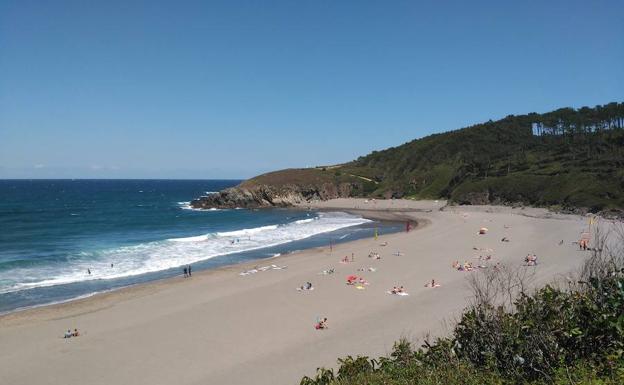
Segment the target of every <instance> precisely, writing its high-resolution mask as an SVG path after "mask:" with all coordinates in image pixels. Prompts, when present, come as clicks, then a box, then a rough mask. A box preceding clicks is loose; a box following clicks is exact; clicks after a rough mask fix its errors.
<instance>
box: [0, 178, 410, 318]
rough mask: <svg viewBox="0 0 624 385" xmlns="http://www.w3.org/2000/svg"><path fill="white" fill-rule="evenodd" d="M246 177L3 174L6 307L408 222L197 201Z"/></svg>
mask: <svg viewBox="0 0 624 385" xmlns="http://www.w3.org/2000/svg"><path fill="white" fill-rule="evenodd" d="M239 182H240V181H239V180H84V179H81V180H0V313H7V312H12V311H15V310H18V309H24V308H30V307H36V306H41V305H46V304H52V303H60V302H65V301H69V300H72V299H77V298H84V297H88V296H91V295H93V294H95V293H101V292H106V291H111V290H115V289H119V288H122V287H126V286H131V285H136V284H139V283H143V282H148V281H154V280H159V279H164V278H168V277H173V276H179V275H181V274H182V268H183V267H184V266H186V265H189V264H191V265H192V267H193V271H194V272H197V271H200V270H205V269H214V268H217V267H220V266H224V265H233V264H239V263H243V262H248V261H251V260H259V262H258V263H262V261H261V260H262V259H267V258H271V257H274V256H277V255H283V254H287V253H292V252H293V251H296V250H302V249H307V248H311V247H318V246H328V245H329V244H331V243H340V242H346V241H351V240H354V239H359V238H364V237H370V236H372V235H373V233H374V231H375V229H377V230H376V231H378V232H379V233H380V234H383V233H390V232H397V231H401V229H402V225H401V224H398V223H385V222H383V223H380V222H375V221H371V220H368V219H364V218H362V217H359V216H356V215H352V214H348V213H344V212H318V211H305V210H293V209H278V208H276V209H260V210H247V209H227V210H225V209H207V210H197V209H192V208H191V207H190V205H189V203H190V201H191V200H192V199H194V198H197V197H199V196H202V195H207V194H211V193H214V192H217V191H220V190H222V189H224V188H227V187H231V186H234V185H236V184H238V183H239ZM264 263H267V264H269V263H270V261H265V262H264ZM284 263H285V264H287V260H286V262H284ZM241 279H243V278H241Z"/></svg>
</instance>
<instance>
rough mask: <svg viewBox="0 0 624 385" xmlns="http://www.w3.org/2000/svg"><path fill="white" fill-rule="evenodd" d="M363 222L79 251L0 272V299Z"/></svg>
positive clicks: (329, 217)
mask: <svg viewBox="0 0 624 385" xmlns="http://www.w3.org/2000/svg"><path fill="white" fill-rule="evenodd" d="M366 222H369V221H368V220H367V219H363V218H360V217H356V216H352V215H348V214H342V213H322V214H319V216H318V217H317V218H310V219H304V220H297V221H293V222H290V223H286V224H281V225H268V226H261V227H256V228H248V229H240V230H234V231H225V232H218V233H210V234H199V235H193V236H189V237H182V238H172V239H166V240H163V241H155V242H148V243H142V244H138V245H134V246H124V247H118V248H114V249H107V250H101V251H98V252H83V253H81V254H80V255H78V256H76V258H74V259H72V260H71V261H69V262H66V263H65V264H64V265H62V266H61V265H59V264H55V265H49V266H46V267H40V266H39V267H32V268H20V269H11V270H6V271H4V272H2V273H1V274H0V294H1V293H8V292H15V291H20V290H24V289H31V288H36V287H48V286H56V285H63V284H70V283H76V282H83V281H90V280H108V279H116V278H123V277H132V276H137V275H141V274H146V273H151V272H157V271H162V270H167V269H171V268H177V267H179V266H183V265H187V264H191V263H197V262H199V261H203V260H207V259H210V258H214V257H217V256H223V255H228V254H233V253H240V252H246V251H252V250H258V249H262V248H266V247H271V246H277V245H281V244H285V243H289V242H293V241H297V240H301V239H305V238H309V237H311V236H314V235H317V234H321V233H326V232H330V231H334V230H338V229H341V228H345V227H350V226H356V225H359V224H363V223H366ZM111 263H112V264H113V267H111ZM87 269H90V270H91V274H88V272H87Z"/></svg>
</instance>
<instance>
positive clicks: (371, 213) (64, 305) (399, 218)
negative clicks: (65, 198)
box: [0, 207, 426, 326]
mask: <svg viewBox="0 0 624 385" xmlns="http://www.w3.org/2000/svg"><path fill="white" fill-rule="evenodd" d="M292 209H295V210H296V209H298V207H294V208H292ZM316 211H319V212H323V211H325V212H328V211H334V212H335V211H337V210H335V209H327V210H324V209H318V210H316ZM338 211H339V212H346V213H349V214H353V215H359V216H361V217H362V218H364V219H370V220H377V221H380V222H388V223H402V222H403V221H405V220H406V219H408V220H411V221H412V222H414V223H416V225H415V226H414V227H412V231H413V230H417V229H419V228H421V227H422V226H424V225H426V223H424V224H421V222H420V221H418V220H415V219H413V218H407V217H405V216H404V215H400V214H401V213H400V212H396V213H391V212H385V213H384V212H380V211H376V210H358V209H353V210H351V209H346V208H345V209H344V210H342V209H340V210H338ZM393 214H394V216H395V218H393ZM354 227H355V226H354ZM399 232H400V231H399ZM390 234H394V233H390ZM384 235H388V234H381V235H379V237H382V236H384ZM370 238H373V236H370V237H364V238H359V239H355V240H349V241H345V242H339V243H337V244H341V245H342V244H348V243H351V242H357V241H359V240H362V239H370ZM337 244H336V245H337ZM322 249H324V247H322V246H317V247H310V248H305V249H300V250H292V251H289V252H287V253H283V254H280V255H277V256H271V257H265V258H259V259H254V260H251V261H246V262H240V263H234V264H229V265H223V266H218V267H215V268H208V269H201V270H197V271H196V272H193V277H199V276H204V275H208V274H209V273H211V272H213V273H216V272H220V271H230V270H235V269H243V270H248V269H250V268H253V267H254V266H257V265H259V264H263V262H267V263H268V262H270V261H278V262H283V261H282V259H287V257H289V256H292V255H294V254H297V253H301V252H308V251H314V250H322ZM180 279H184V277H181V276H173V277H166V278H159V279H155V280H153V281H148V282H139V283H135V284H130V285H127V286H122V287H118V288H112V289H108V290H103V291H98V292H92V293H86V294H82V295H79V296H77V297H73V298H69V299H66V300H61V301H58V302H51V303H45V304H40V305H34V306H28V307H22V308H17V309H14V310H9V311H7V312H3V313H0V326H1V325H3V324H4V323H5V322H15V319H18V320H19V318H20V315H22V313H28V314H23V316H24V317H25V318H30V317H32V316H37V314H30V313H37V312H42V313H44V311H45V310H46V309H47V308H53V309H50V310H51V311H63V310H73V309H72V308H73V307H84V306H89V304H88V303H86V302H90V301H94V302H95V301H102V302H106V301H115V298H112V297H114V296H115V294H117V293H118V294H119V296H120V297H123V296H131V295H133V294H136V293H142V292H145V291H147V290H158V288H164V287H167V286H168V285H171V284H174V282H177V280H180ZM144 286H145V287H144ZM149 286H154V287H153V288H150V287H149ZM122 299H123V298H122ZM74 305H76V306H74ZM95 310H97V309H89V310H87V311H95Z"/></svg>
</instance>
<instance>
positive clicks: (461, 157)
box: [338, 103, 624, 211]
mask: <svg viewBox="0 0 624 385" xmlns="http://www.w3.org/2000/svg"><path fill="white" fill-rule="evenodd" d="M338 170H339V171H341V172H344V173H348V174H356V175H362V176H366V177H369V178H371V179H373V180H375V181H377V182H378V185H377V188H376V189H375V190H374V191H373V192H372V194H373V195H378V196H386V197H389V196H395V197H406V196H407V197H416V198H447V199H450V200H452V201H455V202H459V203H492V202H494V203H497V202H501V203H505V202H513V203H515V202H519V203H526V204H532V205H539V206H550V205H560V206H563V207H585V208H588V209H590V210H592V211H600V210H608V209H611V208H623V207H624V103H610V104H608V105H605V106H596V107H595V108H587V107H583V108H581V109H578V110H574V109H571V108H562V109H559V110H556V111H552V112H549V113H545V114H536V113H531V114H527V115H520V116H513V115H510V116H507V117H506V118H504V119H501V120H498V121H495V122H493V121H489V122H486V123H482V124H477V125H474V126H471V127H467V128H463V129H460V130H457V131H451V132H447V133H442V134H435V135H431V136H428V137H425V138H422V139H418V140H414V141H411V142H409V143H405V144H403V145H401V146H398V147H394V148H390V149H387V150H384V151H377V152H373V153H372V154H369V155H367V156H364V157H361V158H359V159H357V160H356V161H354V162H351V163H348V164H345V165H344V166H343V167H341V168H339V169H338Z"/></svg>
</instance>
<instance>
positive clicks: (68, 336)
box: [63, 329, 72, 338]
mask: <svg viewBox="0 0 624 385" xmlns="http://www.w3.org/2000/svg"><path fill="white" fill-rule="evenodd" d="M71 336H72V332H71V329H67V331H66V332H65V337H63V338H71Z"/></svg>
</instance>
